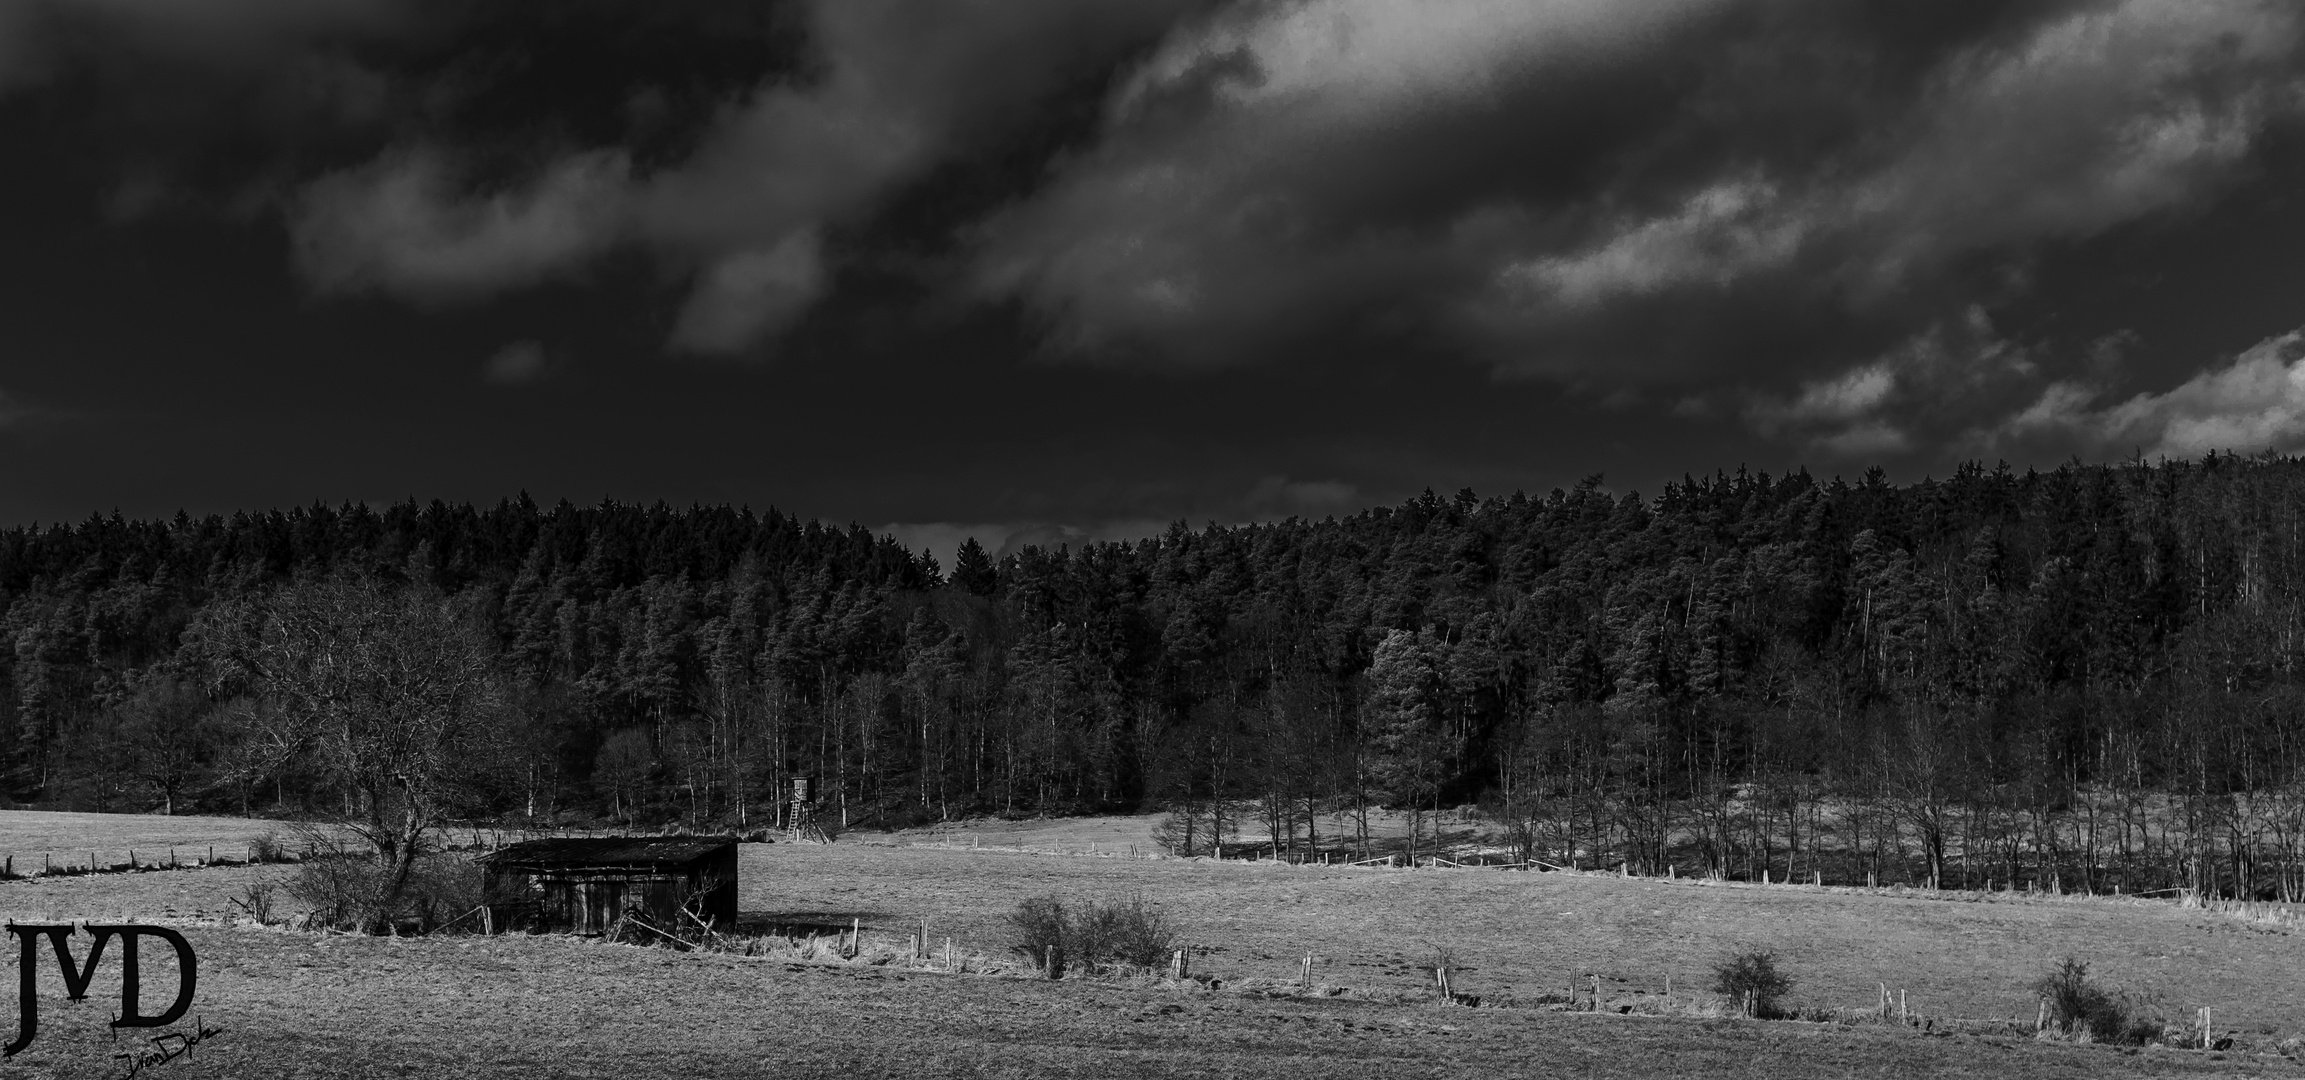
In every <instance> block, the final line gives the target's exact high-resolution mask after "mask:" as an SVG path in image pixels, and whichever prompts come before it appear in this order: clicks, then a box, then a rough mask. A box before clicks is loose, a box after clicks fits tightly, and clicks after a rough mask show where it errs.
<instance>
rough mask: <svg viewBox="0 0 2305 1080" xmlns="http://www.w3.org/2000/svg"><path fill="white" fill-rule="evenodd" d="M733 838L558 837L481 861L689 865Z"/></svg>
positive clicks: (524, 843) (733, 841)
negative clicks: (687, 863)
mask: <svg viewBox="0 0 2305 1080" xmlns="http://www.w3.org/2000/svg"><path fill="white" fill-rule="evenodd" d="M735 845H736V838H735V837H733V836H555V837H547V838H545V839H543V840H524V841H522V842H520V843H517V844H514V845H512V846H510V847H505V848H499V849H497V850H495V851H492V852H489V853H488V854H486V855H483V856H481V857H480V859H479V861H481V862H484V863H541V864H553V863H564V864H589V865H600V864H603V863H686V862H694V861H696V860H698V859H701V858H704V857H705V856H707V855H712V854H715V853H718V852H719V851H720V850H721V849H723V848H729V847H734V846H735Z"/></svg>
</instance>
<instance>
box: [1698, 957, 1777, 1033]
mask: <svg viewBox="0 0 2305 1080" xmlns="http://www.w3.org/2000/svg"><path fill="white" fill-rule="evenodd" d="M1792 989H1793V980H1792V978H1791V977H1789V976H1787V975H1785V974H1783V973H1781V972H1779V971H1778V970H1777V960H1776V957H1775V955H1773V954H1771V953H1765V952H1749V953H1743V954H1741V955H1738V956H1732V957H1730V958H1728V959H1726V960H1723V961H1721V962H1720V963H1717V964H1714V965H1713V991H1714V992H1715V993H1717V994H1720V995H1721V996H1723V997H1726V998H1728V999H1729V1003H1730V1004H1731V1005H1732V1006H1735V1007H1739V1008H1741V1007H1743V1005H1744V1003H1745V1001H1746V998H1747V995H1750V996H1751V999H1752V1003H1753V1015H1754V1016H1758V1017H1763V1018H1775V1017H1779V1016H1783V1015H1784V1012H1783V1010H1782V1009H1781V1008H1780V1007H1779V1005H1778V1002H1779V1001H1780V999H1782V998H1783V997H1784V996H1785V994H1787V993H1788V992H1790V991H1791V990H1792Z"/></svg>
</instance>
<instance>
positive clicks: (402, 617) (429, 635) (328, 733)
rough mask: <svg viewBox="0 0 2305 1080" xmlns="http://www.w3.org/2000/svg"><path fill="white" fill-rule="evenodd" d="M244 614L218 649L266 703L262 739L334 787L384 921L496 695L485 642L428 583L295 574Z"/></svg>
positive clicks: (467, 766) (454, 788) (462, 775)
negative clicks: (371, 869) (369, 858)
mask: <svg viewBox="0 0 2305 1080" xmlns="http://www.w3.org/2000/svg"><path fill="white" fill-rule="evenodd" d="M247 616H248V617H246V618H244V619H241V620H238V628H239V630H240V634H239V640H238V641H237V642H235V646H236V647H234V648H232V649H231V658H232V660H233V661H234V662H236V664H237V665H238V666H240V667H241V668H242V669H243V670H244V672H245V674H246V675H247V676H248V677H249V678H250V679H251V681H252V682H253V684H254V685H255V686H256V687H257V688H259V689H260V691H261V692H262V693H264V694H265V695H266V696H267V697H268V698H270V699H271V701H272V703H273V704H274V705H275V706H276V709H275V710H273V712H272V713H271V715H270V716H269V717H267V718H266V722H267V724H268V726H269V727H270V728H271V730H269V731H268V732H266V735H267V736H268V737H267V738H266V739H265V740H264V742H265V743H267V744H268V745H270V746H271V747H273V748H274V750H275V752H276V753H278V754H282V755H287V756H301V757H303V758H305V759H307V760H308V761H310V762H311V763H312V764H313V765H314V766H315V767H317V768H318V769H319V770H320V771H321V772H322V773H323V774H324V775H326V776H328V777H329V778H330V779H332V780H333V781H335V782H336V783H337V784H338V785H340V786H341V787H342V788H343V789H344V790H345V791H346V792H347V793H348V796H349V801H350V802H351V803H352V806H351V812H350V813H349V814H348V815H347V817H348V818H349V819H350V820H348V822H347V824H348V825H349V827H350V828H351V829H352V830H353V831H354V832H355V833H357V834H358V835H359V836H360V837H361V839H363V840H364V841H366V842H367V843H368V844H369V845H370V846H372V847H374V848H375V850H376V853H377V855H378V856H379V857H380V859H381V863H382V865H381V867H380V869H381V870H382V871H383V873H382V877H381V881H380V884H379V890H380V895H379V896H378V897H377V898H376V906H375V910H376V911H377V912H378V914H377V916H376V918H377V920H378V921H379V923H381V922H382V921H383V920H388V919H390V918H391V913H392V912H394V911H396V910H397V908H398V906H399V901H400V899H401V897H402V895H403V894H404V893H405V892H406V890H407V888H408V884H409V879H410V876H411V875H412V873H413V872H414V870H415V867H416V863H417V858H418V856H419V855H420V854H422V852H423V847H424V840H425V836H426V834H427V832H428V831H430V830H431V829H432V828H433V827H434V826H435V825H437V824H438V823H439V822H440V821H441V820H442V818H443V816H444V813H445V812H446V811H447V810H448V808H450V807H451V806H453V805H454V804H455V803H456V802H457V801H458V800H459V798H460V797H461V796H462V795H463V794H464V791H465V790H466V788H465V785H466V784H467V783H468V782H469V780H470V778H471V765H472V762H473V761H474V760H475V757H476V755H475V751H476V750H478V749H479V748H480V745H481V743H482V741H483V735H484V734H485V726H486V722H487V721H488V720H489V719H490V718H491V717H493V716H494V715H495V713H496V711H497V708H498V706H499V704H500V701H499V699H500V697H501V692H500V685H499V682H498V678H497V673H496V670H495V667H494V666H493V664H492V663H491V661H490V656H489V649H488V644H487V641H486V639H485V638H484V637H483V636H482V635H481V634H480V633H479V632H478V631H477V630H476V629H475V628H474V627H473V626H472V625H471V623H470V622H469V621H468V620H467V619H465V618H464V617H463V616H462V614H461V613H460V612H458V611H457V610H456V609H455V607H454V606H453V605H452V604H451V602H450V601H449V600H448V599H446V598H445V597H443V596H441V595H440V594H439V593H437V592H435V591H434V590H432V589H429V588H426V587H421V586H413V585H412V586H405V587H399V588H391V587H387V586H386V585H384V584H381V583H379V582H377V581H375V580H374V579H372V578H368V577H361V576H354V575H350V574H346V573H341V572H339V573H332V574H328V575H325V576H306V577H299V578H298V579H296V580H295V581H293V582H290V583H289V584H287V585H284V586H281V587H280V588H278V589H276V590H274V591H273V592H272V593H271V594H270V595H268V596H267V597H266V598H265V599H264V601H263V602H262V604H261V606H260V607H258V608H256V609H255V610H252V611H250V612H248V613H247ZM377 928H378V929H381V926H379V927H377Z"/></svg>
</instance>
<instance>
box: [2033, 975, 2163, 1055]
mask: <svg viewBox="0 0 2305 1080" xmlns="http://www.w3.org/2000/svg"><path fill="white" fill-rule="evenodd" d="M2033 993H2035V994H2037V995H2039V996H2040V998H2041V1001H2042V1003H2043V1004H2045V1005H2047V1006H2048V1010H2049V1023H2050V1024H2051V1025H2052V1026H2053V1027H2054V1028H2055V1029H2056V1030H2057V1031H2058V1032H2059V1033H2061V1034H2064V1035H2067V1036H2070V1037H2072V1038H2074V1039H2077V1040H2082V1041H2087V1042H2107V1043H2114V1042H2118V1043H2142V1042H2146V1041H2148V1040H2151V1039H2154V1038H2158V1037H2159V1036H2160V1035H2161V1024H2160V1023H2159V1022H2158V1021H2156V1020H2153V1019H2151V1018H2148V1017H2143V1016H2133V1015H2132V1012H2133V1010H2132V1009H2131V1008H2130V1007H2129V1006H2130V1004H2132V1003H2125V1002H2124V1001H2123V1000H2122V999H2121V997H2120V996H2117V995H2115V994H2113V993H2112V992H2110V991H2107V990H2106V989H2104V988H2103V987H2100V986H2098V985H2097V984H2095V983H2092V982H2090V981H2089V965H2087V964H2084V963H2082V962H2081V961H2079V960H2076V959H2074V958H2072V957H2070V956H2068V957H2066V958H2065V959H2064V960H2063V961H2061V962H2059V963H2058V965H2057V967H2056V968H2055V970H2052V971H2050V972H2049V973H2048V974H2047V975H2043V976H2042V977H2041V978H2040V979H2038V980H2036V981H2035V982H2034V983H2033Z"/></svg>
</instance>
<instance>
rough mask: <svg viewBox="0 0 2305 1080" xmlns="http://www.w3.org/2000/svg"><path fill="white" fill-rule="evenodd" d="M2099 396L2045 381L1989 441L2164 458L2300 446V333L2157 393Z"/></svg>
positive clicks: (2304, 374) (2304, 390) (2303, 410)
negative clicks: (2050, 442) (2109, 399)
mask: <svg viewBox="0 0 2305 1080" xmlns="http://www.w3.org/2000/svg"><path fill="white" fill-rule="evenodd" d="M2100 397H2102V394H2101V393H2100V392H2099V391H2098V390H2096V389H2094V388H2092V387H2090V386H2088V385H2086V384H2083V383H2079V382H2074V381H2060V382H2056V383H2052V384H2050V385H2049V386H2048V387H2047V388H2046V389H2045V390H2043V391H2042V392H2041V396H2040V397H2039V398H2038V399H2037V400H2035V401H2034V402H2033V403H2032V404H2031V405H2030V406H2028V407H2026V408H2025V409H2024V410H2023V411H2021V412H2019V413H2017V414H2016V415H2015V416H2012V417H2010V418H2009V419H2008V420H2007V421H2005V422H2004V423H2003V424H2002V425H2001V426H2000V427H1999V428H1998V429H1997V430H1995V431H1994V432H1991V433H1990V435H1989V436H1988V438H1989V440H1992V441H1999V440H2008V439H2025V438H2030V437H2039V436H2044V435H2047V436H2057V435H2064V436H2072V437H2078V438H2080V439H2081V440H2082V441H2084V442H2086V443H2088V444H2090V445H2092V446H2093V447H2095V448H2100V449H2124V448H2135V449H2141V450H2143V451H2144V452H2145V453H2146V454H2147V455H2148V456H2168V457H2192V456H2196V455H2199V454H2203V453H2207V452H2208V451H2211V450H2223V451H2232V452H2234V453H2256V452H2258V451H2263V450H2281V451H2294V450H2297V449H2300V448H2305V330H2292V331H2290V332H2289V333H2286V334H2282V335H2280V336H2279V337H2273V338H2267V339H2266V340H2264V341H2261V342H2258V343H2257V344H2256V345H2253V346H2251V347H2249V348H2248V349H2247V350H2245V351H2243V352H2242V353H2241V354H2240V355H2239V356H2236V357H2234V358H2233V362H2232V363H2230V364H2228V365H2225V366H2224V367H2221V368H2217V369H2214V370H2209V371H2204V372H2201V373H2200V374H2198V375H2195V376H2194V377H2192V378H2191V379H2188V380H2186V381H2185V382H2184V383H2182V384H2180V385H2178V386H2176V387H2173V388H2171V389H2169V390H2167V391H2164V392H2162V393H2143V394H2138V395H2136V396H2134V397H2132V398H2130V399H2128V400H2127V401H2123V402H2119V403H2117V404H2113V405H2109V406H2105V407H2103V408H2098V407H2096V403H2097V401H2098V399H2099V398H2100Z"/></svg>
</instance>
